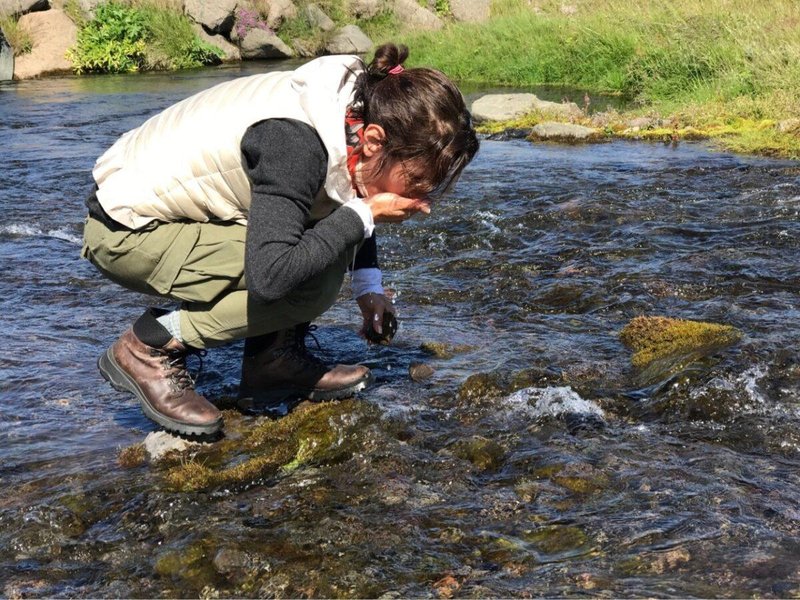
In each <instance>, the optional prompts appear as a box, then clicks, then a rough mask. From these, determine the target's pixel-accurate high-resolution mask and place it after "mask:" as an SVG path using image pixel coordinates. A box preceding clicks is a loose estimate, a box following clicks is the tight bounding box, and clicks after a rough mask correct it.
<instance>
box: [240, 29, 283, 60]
mask: <svg viewBox="0 0 800 600" xmlns="http://www.w3.org/2000/svg"><path fill="white" fill-rule="evenodd" d="M240 46H241V49H242V58H290V57H292V56H294V52H293V51H292V49H291V48H289V46H287V45H286V44H285V43H284V42H283V40H281V38H279V37H278V36H277V35H275V34H274V33H271V32H269V31H265V30H263V29H251V30H250V31H248V32H247V35H246V36H244V39H243V40H241V42H240Z"/></svg>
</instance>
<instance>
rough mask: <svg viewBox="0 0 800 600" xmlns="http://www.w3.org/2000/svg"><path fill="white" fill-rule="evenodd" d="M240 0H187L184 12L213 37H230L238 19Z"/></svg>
mask: <svg viewBox="0 0 800 600" xmlns="http://www.w3.org/2000/svg"><path fill="white" fill-rule="evenodd" d="M238 2H239V0H212V1H211V2H205V1H204V0H186V3H185V5H184V11H185V12H186V14H187V15H189V17H190V18H191V19H192V20H193V21H194V22H195V23H200V25H202V26H203V27H204V28H205V30H206V31H208V32H209V33H210V34H212V35H216V34H220V35H228V34H230V32H231V29H232V28H233V23H234V20H235V18H236V15H235V11H236V7H237V5H238Z"/></svg>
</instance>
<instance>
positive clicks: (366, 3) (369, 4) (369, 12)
mask: <svg viewBox="0 0 800 600" xmlns="http://www.w3.org/2000/svg"><path fill="white" fill-rule="evenodd" d="M348 8H349V10H350V14H352V15H353V16H354V17H356V18H357V19H371V18H372V17H375V16H377V15H378V14H379V13H381V12H382V11H384V10H385V9H386V0H351V2H350V4H349V5H348Z"/></svg>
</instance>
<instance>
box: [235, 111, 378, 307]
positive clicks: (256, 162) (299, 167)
mask: <svg viewBox="0 0 800 600" xmlns="http://www.w3.org/2000/svg"><path fill="white" fill-rule="evenodd" d="M241 148H242V156H243V160H244V167H245V170H246V171H247V173H248V176H249V177H250V181H251V186H252V199H251V204H250V213H249V215H248V218H247V239H246V242H245V259H244V267H245V279H246V281H247V289H248V291H249V292H250V294H251V295H252V296H253V297H255V298H256V299H258V300H261V301H262V302H271V301H273V300H277V299H279V298H282V297H284V296H286V295H287V294H288V293H289V292H291V291H292V290H294V289H295V288H297V287H298V286H299V285H300V284H302V283H304V282H305V281H308V280H309V279H311V278H313V277H314V276H316V275H318V274H320V273H321V272H322V271H324V270H325V269H326V268H327V267H328V266H330V265H331V264H333V262H334V261H335V260H336V259H337V257H338V256H339V255H340V254H341V253H342V252H344V251H345V250H346V249H348V248H352V247H353V246H354V245H355V244H357V243H358V242H360V241H361V240H362V238H363V237H364V225H363V223H362V222H361V219H360V217H359V216H358V214H356V212H355V211H353V210H350V209H349V208H339V209H337V210H335V211H333V212H332V213H331V214H330V215H328V216H327V217H326V218H324V219H322V220H320V221H317V222H316V223H314V222H312V221H311V219H310V216H309V212H310V209H311V204H312V202H313V201H314V198H315V196H316V195H317V193H318V192H319V190H320V189H322V186H323V184H324V183H325V175H326V172H327V162H328V155H327V152H326V151H325V147H324V146H323V145H322V141H321V140H320V138H319V136H318V135H317V133H316V131H314V130H313V129H312V128H311V127H310V126H308V125H306V124H305V123H301V122H299V121H294V120H291V119H269V120H266V121H261V122H259V123H256V124H255V125H253V126H251V127H250V128H249V129H248V130H247V131H246V132H245V135H244V137H243V138H242V144H241Z"/></svg>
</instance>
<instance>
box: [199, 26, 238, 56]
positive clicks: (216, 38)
mask: <svg viewBox="0 0 800 600" xmlns="http://www.w3.org/2000/svg"><path fill="white" fill-rule="evenodd" d="M194 31H195V33H196V34H197V37H199V38H200V39H201V40H203V41H204V42H206V43H208V44H211V45H212V46H216V47H217V48H220V49H221V50H222V51H223V52H224V53H225V55H224V56H223V57H222V62H239V61H240V60H242V53H241V52H240V51H239V47H238V46H236V45H234V44H231V43H230V42H229V41H228V40H226V39H225V38H224V37H223V36H221V35H210V34H209V33H208V32H206V30H205V29H203V26H202V25H200V24H199V23H195V25H194Z"/></svg>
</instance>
